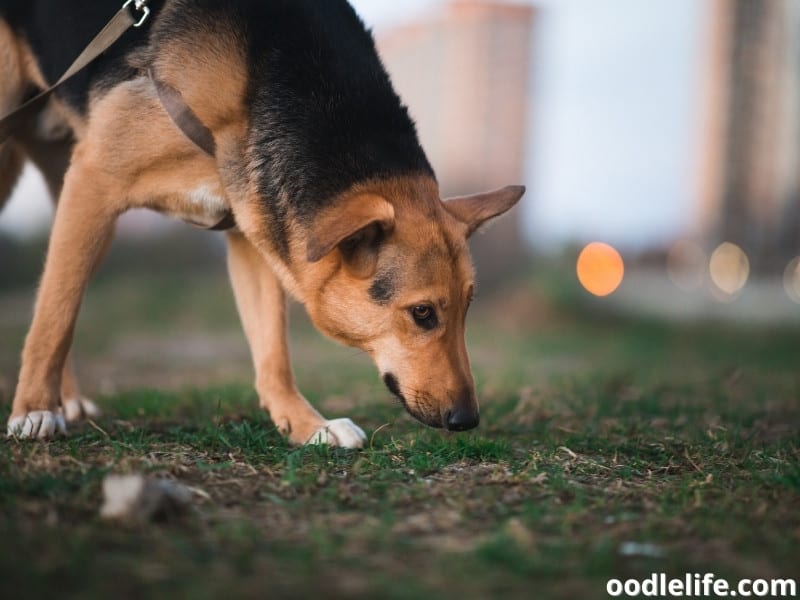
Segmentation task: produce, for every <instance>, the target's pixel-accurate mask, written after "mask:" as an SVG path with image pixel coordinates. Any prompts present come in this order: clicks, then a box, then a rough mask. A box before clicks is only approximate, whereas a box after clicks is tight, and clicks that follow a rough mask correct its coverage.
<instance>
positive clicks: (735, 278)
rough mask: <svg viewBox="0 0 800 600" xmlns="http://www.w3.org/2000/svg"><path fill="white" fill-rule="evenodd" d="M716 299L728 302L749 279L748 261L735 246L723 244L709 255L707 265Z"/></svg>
mask: <svg viewBox="0 0 800 600" xmlns="http://www.w3.org/2000/svg"><path fill="white" fill-rule="evenodd" d="M708 270H709V274H710V275H711V281H712V282H713V283H714V286H715V291H716V292H718V294H716V296H717V298H718V299H719V300H722V301H730V300H732V299H733V298H735V297H736V296H737V295H738V294H739V292H741V291H742V289H744V286H745V285H746V284H747V279H748V278H749V277H750V261H749V260H747V255H746V254H745V253H744V251H743V250H742V249H741V248H739V246H737V245H736V244H731V243H730V242H724V243H722V244H720V245H719V246H718V247H717V249H716V250H714V252H713V253H712V254H711V260H710V261H709V264H708Z"/></svg>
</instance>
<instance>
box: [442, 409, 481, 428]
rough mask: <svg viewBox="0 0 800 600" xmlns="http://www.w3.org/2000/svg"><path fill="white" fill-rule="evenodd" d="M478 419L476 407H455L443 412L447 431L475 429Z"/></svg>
mask: <svg viewBox="0 0 800 600" xmlns="http://www.w3.org/2000/svg"><path fill="white" fill-rule="evenodd" d="M480 420H481V416H480V413H479V412H478V409H477V408H471V407H456V408H452V409H450V410H448V411H447V412H446V413H445V418H444V426H445V428H446V429H447V430H448V431H467V430H468V429H475V428H476V427H477V426H478V423H480Z"/></svg>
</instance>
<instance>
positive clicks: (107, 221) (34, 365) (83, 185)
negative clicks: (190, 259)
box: [8, 145, 120, 438]
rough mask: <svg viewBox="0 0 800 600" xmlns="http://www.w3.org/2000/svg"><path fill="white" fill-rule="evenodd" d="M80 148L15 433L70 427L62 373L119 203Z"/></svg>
mask: <svg viewBox="0 0 800 600" xmlns="http://www.w3.org/2000/svg"><path fill="white" fill-rule="evenodd" d="M80 155H81V147H80V145H79V146H78V147H76V150H75V153H74V156H75V157H76V158H75V160H73V163H72V165H71V166H70V169H69V171H68V172H67V175H66V178H65V180H64V189H63V191H62V193H61V198H60V200H59V204H58V208H57V210H56V217H55V221H54V224H53V231H52V233H51V236H50V246H49V248H48V251H47V260H46V262H45V268H44V274H43V276H42V282H41V285H40V287H39V294H38V297H37V301H36V308H35V310H34V316H33V323H32V324H31V328H30V331H29V332H28V336H27V338H26V339H25V347H24V349H23V351H22V367H21V369H20V376H19V382H18V384H17V390H16V393H15V396H14V404H13V407H12V412H11V417H10V418H9V422H8V432H9V434H10V435H17V436H20V437H40V438H46V437H50V436H52V435H54V434H55V433H56V431H58V430H61V431H64V430H65V429H66V427H65V424H64V419H63V416H62V415H61V414H60V412H59V398H60V387H61V376H62V371H63V369H64V365H65V363H66V360H67V353H68V351H69V347H70V344H71V342H72V334H73V330H74V327H75V320H76V317H77V314H78V309H79V307H80V302H81V297H82V295H83V292H84V290H85V288H86V285H87V283H88V280H89V278H90V276H91V273H92V271H93V270H94V267H95V265H96V264H97V260H98V257H99V256H100V255H101V254H102V252H103V250H104V249H105V247H106V246H107V244H108V239H109V238H110V236H111V232H112V231H113V228H114V222H115V221H116V217H117V215H118V213H119V210H120V207H119V206H116V205H115V204H113V203H112V202H110V201H109V199H110V198H113V197H114V193H115V191H116V190H114V182H113V180H109V179H107V176H104V175H103V173H102V170H101V169H98V168H96V167H94V168H93V165H92V163H91V161H90V160H87V161H85V162H86V163H87V164H84V161H81V160H80Z"/></svg>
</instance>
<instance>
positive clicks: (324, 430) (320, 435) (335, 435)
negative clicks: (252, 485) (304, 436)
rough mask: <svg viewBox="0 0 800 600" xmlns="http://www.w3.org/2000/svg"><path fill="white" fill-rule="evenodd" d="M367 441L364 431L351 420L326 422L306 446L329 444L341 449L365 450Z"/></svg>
mask: <svg viewBox="0 0 800 600" xmlns="http://www.w3.org/2000/svg"><path fill="white" fill-rule="evenodd" d="M366 441H367V435H366V434H365V433H364V430H363V429H361V427H359V426H358V425H356V424H355V423H353V422H352V421H351V420H350V419H333V420H332V421H326V422H325V426H324V427H320V428H319V429H318V430H317V431H316V432H315V433H314V435H312V436H311V437H310V438H309V440H308V441H307V442H306V444H328V445H330V446H339V447H340V448H363V447H364V444H365V443H366Z"/></svg>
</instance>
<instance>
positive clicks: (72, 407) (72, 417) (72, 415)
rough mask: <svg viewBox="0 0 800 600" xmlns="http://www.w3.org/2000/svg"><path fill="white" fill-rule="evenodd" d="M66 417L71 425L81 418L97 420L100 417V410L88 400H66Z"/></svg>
mask: <svg viewBox="0 0 800 600" xmlns="http://www.w3.org/2000/svg"><path fill="white" fill-rule="evenodd" d="M64 416H65V417H66V418H67V422H69V423H72V422H73V421H77V420H79V419H80V418H81V417H87V418H89V419H96V418H97V417H99V416H100V408H99V407H98V406H97V404H95V403H94V402H92V401H91V400H89V399H87V398H71V399H69V400H64Z"/></svg>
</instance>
